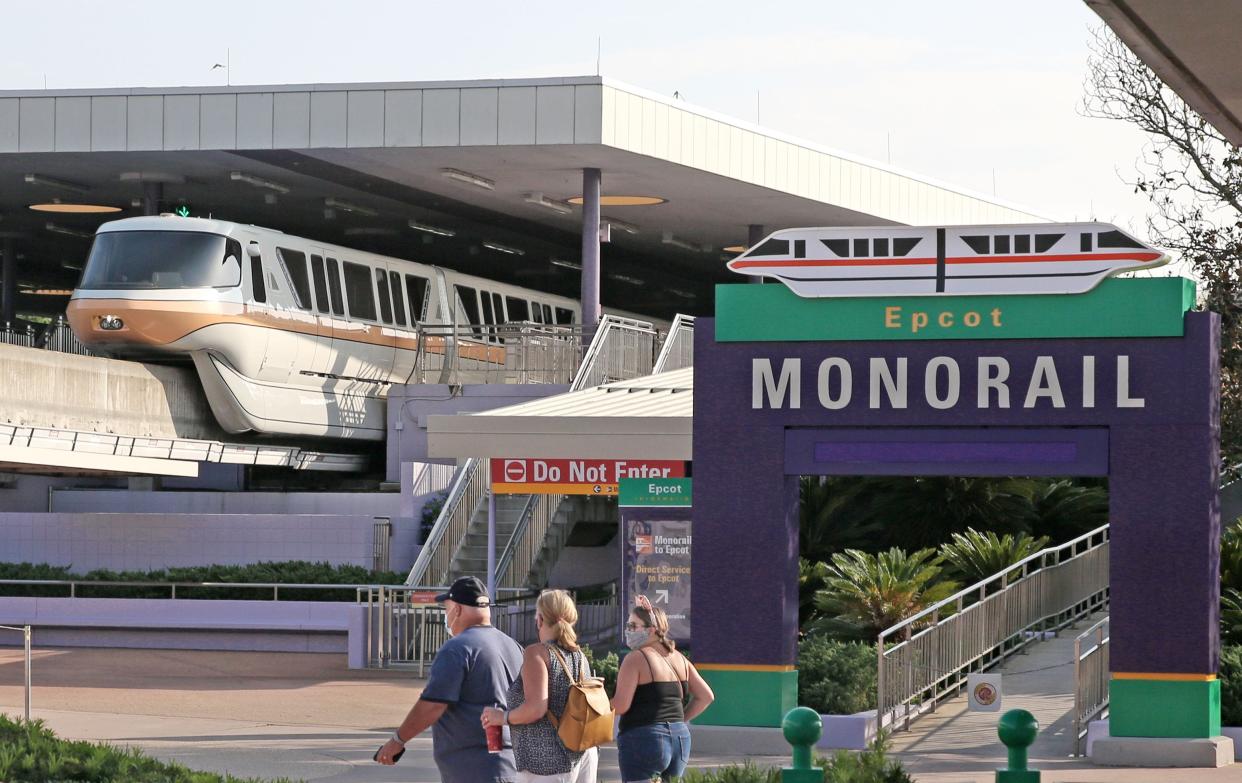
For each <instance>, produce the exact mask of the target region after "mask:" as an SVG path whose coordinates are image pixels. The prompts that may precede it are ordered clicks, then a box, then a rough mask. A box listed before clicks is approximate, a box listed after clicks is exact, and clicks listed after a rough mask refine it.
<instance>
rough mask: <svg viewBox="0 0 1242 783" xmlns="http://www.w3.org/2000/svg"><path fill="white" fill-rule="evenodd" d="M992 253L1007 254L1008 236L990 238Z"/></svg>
mask: <svg viewBox="0 0 1242 783" xmlns="http://www.w3.org/2000/svg"><path fill="white" fill-rule="evenodd" d="M992 252H993V253H1008V252H1009V235H1008V234H1005V235H1004V236H997V237H992Z"/></svg>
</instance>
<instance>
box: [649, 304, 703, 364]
mask: <svg viewBox="0 0 1242 783" xmlns="http://www.w3.org/2000/svg"><path fill="white" fill-rule="evenodd" d="M693 366H694V316H693V315H684V314H682V313H678V314H677V316H676V317H675V318H673V325H672V326H670V327H669V330H668V334H667V335H665V337H664V345H663V346H661V347H660V355H659V356H657V357H656V360H655V364H654V365H653V366H652V368H651V374H652V375H657V374H659V373H662V372H671V371H673V370H681V369H684V368H686V367H693Z"/></svg>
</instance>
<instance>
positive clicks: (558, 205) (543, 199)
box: [522, 193, 574, 215]
mask: <svg viewBox="0 0 1242 783" xmlns="http://www.w3.org/2000/svg"><path fill="white" fill-rule="evenodd" d="M522 200H523V201H525V202H526V203H528V204H535V205H536V206H540V207H543V208H545V209H550V210H552V211H553V212H559V213H560V214H562V215H568V214H569V213H570V212H573V211H574V208H573V207H571V206H569V205H568V204H566V203H565V202H564V201H557V200H556V199H551V198H548V197H547V196H545V195H543V194H542V193H527V194H525V195H523V196H522Z"/></svg>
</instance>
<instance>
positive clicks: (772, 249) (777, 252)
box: [746, 239, 789, 256]
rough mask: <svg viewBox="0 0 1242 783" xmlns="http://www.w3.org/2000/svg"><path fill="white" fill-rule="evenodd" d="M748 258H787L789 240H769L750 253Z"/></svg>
mask: <svg viewBox="0 0 1242 783" xmlns="http://www.w3.org/2000/svg"><path fill="white" fill-rule="evenodd" d="M746 255H748V256H787V255H789V240H788V239H769V240H768V241H767V242H764V243H763V244H762V245H760V246H759V247H757V248H755V249H754V250H752V251H750V252H749V253H747V254H746Z"/></svg>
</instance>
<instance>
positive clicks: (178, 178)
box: [117, 171, 186, 185]
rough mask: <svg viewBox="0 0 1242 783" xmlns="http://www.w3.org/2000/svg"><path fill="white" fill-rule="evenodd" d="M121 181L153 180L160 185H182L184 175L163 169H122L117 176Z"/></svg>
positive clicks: (184, 180) (184, 181)
mask: <svg viewBox="0 0 1242 783" xmlns="http://www.w3.org/2000/svg"><path fill="white" fill-rule="evenodd" d="M117 179H119V180H120V181H121V182H153V183H158V184H160V185H184V184H185V183H186V179H185V176H184V175H182V174H169V173H167V172H164V171H123V172H121V175H120V176H119V177H118V178H117Z"/></svg>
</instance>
